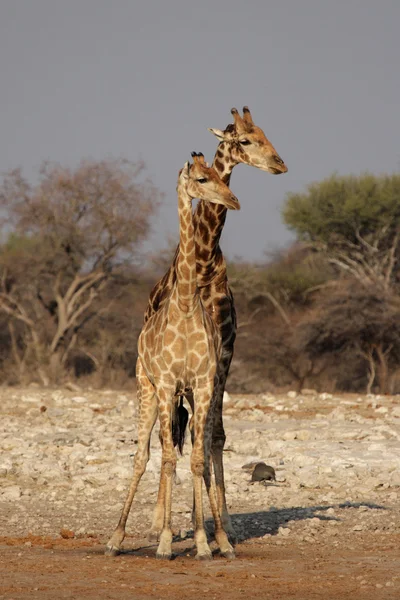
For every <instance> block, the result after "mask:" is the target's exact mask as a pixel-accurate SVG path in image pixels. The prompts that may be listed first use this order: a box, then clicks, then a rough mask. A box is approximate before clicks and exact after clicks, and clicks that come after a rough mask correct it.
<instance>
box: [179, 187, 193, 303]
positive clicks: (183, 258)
mask: <svg viewBox="0 0 400 600" xmlns="http://www.w3.org/2000/svg"><path fill="white" fill-rule="evenodd" d="M178 213H179V253H178V257H177V265H176V270H177V291H178V301H179V307H180V308H181V309H182V310H183V311H185V312H189V311H190V310H191V309H192V308H193V307H194V305H195V300H196V296H197V281H196V251H195V242H194V226H193V214H192V201H191V198H190V197H189V195H188V193H187V192H186V189H184V188H183V186H182V185H178Z"/></svg>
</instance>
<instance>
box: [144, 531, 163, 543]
mask: <svg viewBox="0 0 400 600" xmlns="http://www.w3.org/2000/svg"><path fill="white" fill-rule="evenodd" d="M160 535H161V532H160V531H149V533H148V534H147V539H148V540H149V542H159V541H160Z"/></svg>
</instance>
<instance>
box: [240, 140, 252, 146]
mask: <svg viewBox="0 0 400 600" xmlns="http://www.w3.org/2000/svg"><path fill="white" fill-rule="evenodd" d="M239 144H242V146H248V145H249V144H251V141H250V140H239Z"/></svg>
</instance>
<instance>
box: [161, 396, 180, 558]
mask: <svg viewBox="0 0 400 600" xmlns="http://www.w3.org/2000/svg"><path fill="white" fill-rule="evenodd" d="M173 396H174V389H173V388H171V389H169V390H168V388H165V386H164V387H163V388H160V389H157V397H158V401H159V402H158V406H159V415H160V431H161V437H162V467H161V478H160V487H162V488H163V489H164V498H163V500H164V518H163V528H162V531H161V535H160V542H159V544H158V548H157V554H156V556H157V558H161V559H170V558H171V556H172V528H171V503H172V480H173V477H174V474H175V470H176V452H175V448H174V443H173V440H172V403H173Z"/></svg>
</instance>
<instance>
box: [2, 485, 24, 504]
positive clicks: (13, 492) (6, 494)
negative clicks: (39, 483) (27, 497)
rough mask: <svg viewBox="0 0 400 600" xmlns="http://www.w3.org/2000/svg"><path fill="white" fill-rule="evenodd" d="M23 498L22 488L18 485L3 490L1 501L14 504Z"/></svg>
mask: <svg viewBox="0 0 400 600" xmlns="http://www.w3.org/2000/svg"><path fill="white" fill-rule="evenodd" d="M21 496H22V492H21V488H20V487H19V486H18V485H10V486H8V487H6V488H5V489H4V490H3V492H2V494H1V499H2V500H5V501H8V502H12V501H14V500H19V499H20V498H21Z"/></svg>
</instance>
